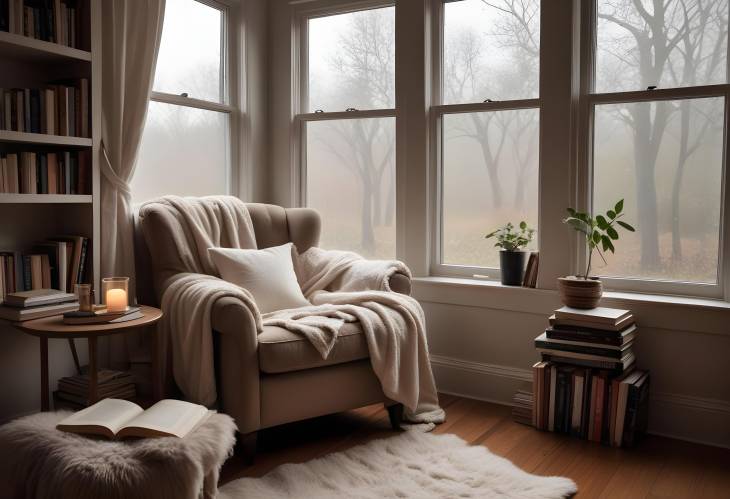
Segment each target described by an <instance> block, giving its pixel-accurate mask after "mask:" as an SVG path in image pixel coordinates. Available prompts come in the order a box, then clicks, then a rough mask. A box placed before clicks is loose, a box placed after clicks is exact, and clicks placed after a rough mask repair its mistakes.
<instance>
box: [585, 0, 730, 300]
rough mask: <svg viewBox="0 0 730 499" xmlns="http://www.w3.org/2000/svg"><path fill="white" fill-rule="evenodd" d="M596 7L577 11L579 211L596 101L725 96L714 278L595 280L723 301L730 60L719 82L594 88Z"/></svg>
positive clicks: (588, 201)
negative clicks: (705, 280) (710, 280)
mask: <svg viewBox="0 0 730 499" xmlns="http://www.w3.org/2000/svg"><path fill="white" fill-rule="evenodd" d="M597 11H598V0H589V1H585V2H582V5H581V13H580V15H581V20H582V22H581V25H582V29H581V33H580V36H581V43H580V45H581V54H580V98H579V114H580V118H579V122H578V123H579V126H578V127H577V130H576V132H577V143H578V164H577V204H578V206H579V207H580V208H581V209H587V210H590V209H592V205H593V199H592V198H593V171H594V164H593V161H594V156H593V146H594V137H595V134H594V132H595V130H594V118H595V109H596V106H597V105H601V104H631V103H639V102H657V101H663V100H684V99H693V98H702V97H723V98H724V99H725V106H724V108H725V109H724V118H723V124H724V130H723V144H724V146H723V151H722V165H721V171H722V185H721V193H720V196H721V198H720V199H721V207H720V227H719V228H720V231H719V240H718V262H717V282H716V283H715V284H711V283H699V282H684V281H670V280H659V279H648V278H639V277H633V278H632V277H625V276H624V277H616V276H600V279H601V281H602V282H603V284H604V286H605V287H606V288H607V289H609V290H616V291H629V292H637V293H650V294H667V295H682V296H696V297H703V298H721V299H726V298H727V297H728V296H729V295H730V285H729V284H728V277H729V276H730V259H728V258H726V256H728V255H730V216H728V215H730V199H729V198H730V196H728V192H727V191H728V189H727V186H728V176H727V173H728V172H727V149H728V125H729V124H730V120H729V116H730V60H729V61H728V64H727V68H726V72H727V77H726V78H727V80H726V83H724V84H712V85H698V86H693V87H679V88H656V89H654V90H635V91H620V92H601V93H598V92H595V91H594V88H595V63H596V53H597V32H598V29H597V26H598V24H597ZM728 51H729V52H730V43H728ZM577 248H578V254H577V258H576V262H575V265H574V271H576V272H577V271H578V269H580V268H583V267H584V266H585V264H586V262H587V258H588V252H587V250H586V249H585V246H584V245H582V244H578V246H577ZM618 250H619V251H621V248H620V247H619V248H618Z"/></svg>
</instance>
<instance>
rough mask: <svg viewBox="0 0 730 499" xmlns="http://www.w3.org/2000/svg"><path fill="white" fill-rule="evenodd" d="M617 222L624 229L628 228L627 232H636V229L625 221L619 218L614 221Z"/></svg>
mask: <svg viewBox="0 0 730 499" xmlns="http://www.w3.org/2000/svg"><path fill="white" fill-rule="evenodd" d="M616 223H617V224H619V225H620V226H621V227H623V228H624V229H626V230H628V231H629V232H636V229H634V227H633V226H631V225H629V224H627V223H626V222H622V221H621V220H618V221H616Z"/></svg>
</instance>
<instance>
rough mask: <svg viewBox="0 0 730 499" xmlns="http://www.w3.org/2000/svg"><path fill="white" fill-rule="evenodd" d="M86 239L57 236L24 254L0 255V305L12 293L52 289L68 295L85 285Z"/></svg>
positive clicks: (1, 253)
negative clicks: (78, 286)
mask: <svg viewBox="0 0 730 499" xmlns="http://www.w3.org/2000/svg"><path fill="white" fill-rule="evenodd" d="M88 255H90V251H89V238H87V237H82V236H58V237H55V238H51V239H49V240H47V241H43V242H41V243H38V244H36V245H35V246H33V247H32V249H31V250H30V251H27V252H20V251H14V252H0V303H2V301H3V300H5V297H6V296H7V295H9V294H11V293H16V292H19V291H32V290H44V289H54V290H58V291H62V292H71V291H73V290H74V285H75V284H78V283H82V282H85V279H86V277H87V276H86V273H87V270H88V268H89V267H90V266H91V265H90V259H89V258H88Z"/></svg>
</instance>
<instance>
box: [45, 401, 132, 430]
mask: <svg viewBox="0 0 730 499" xmlns="http://www.w3.org/2000/svg"><path fill="white" fill-rule="evenodd" d="M142 412H143V411H142V408H141V407H140V406H138V405H137V404H135V403H134V402H130V401H129V400H122V399H104V400H100V401H99V402H97V403H96V404H94V405H92V406H91V407H87V408H86V409H82V410H80V411H79V412H77V413H75V414H72V415H71V416H69V417H67V418H66V419H64V420H63V421H61V422H60V423H58V425H57V427H62V426H65V427H72V426H101V427H104V428H108V429H109V431H111V432H112V433H114V434H116V433H117V432H118V431H119V430H120V429H121V428H122V427H124V425H125V423H127V422H129V421H130V420H131V419H133V418H134V417H135V416H138V415H139V414H141V413H142Z"/></svg>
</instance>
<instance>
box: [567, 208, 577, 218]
mask: <svg viewBox="0 0 730 499" xmlns="http://www.w3.org/2000/svg"><path fill="white" fill-rule="evenodd" d="M567 210H568V214H569V215H570V216H571V217H574V216H575V210H574V209H573V208H568V209H567Z"/></svg>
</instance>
